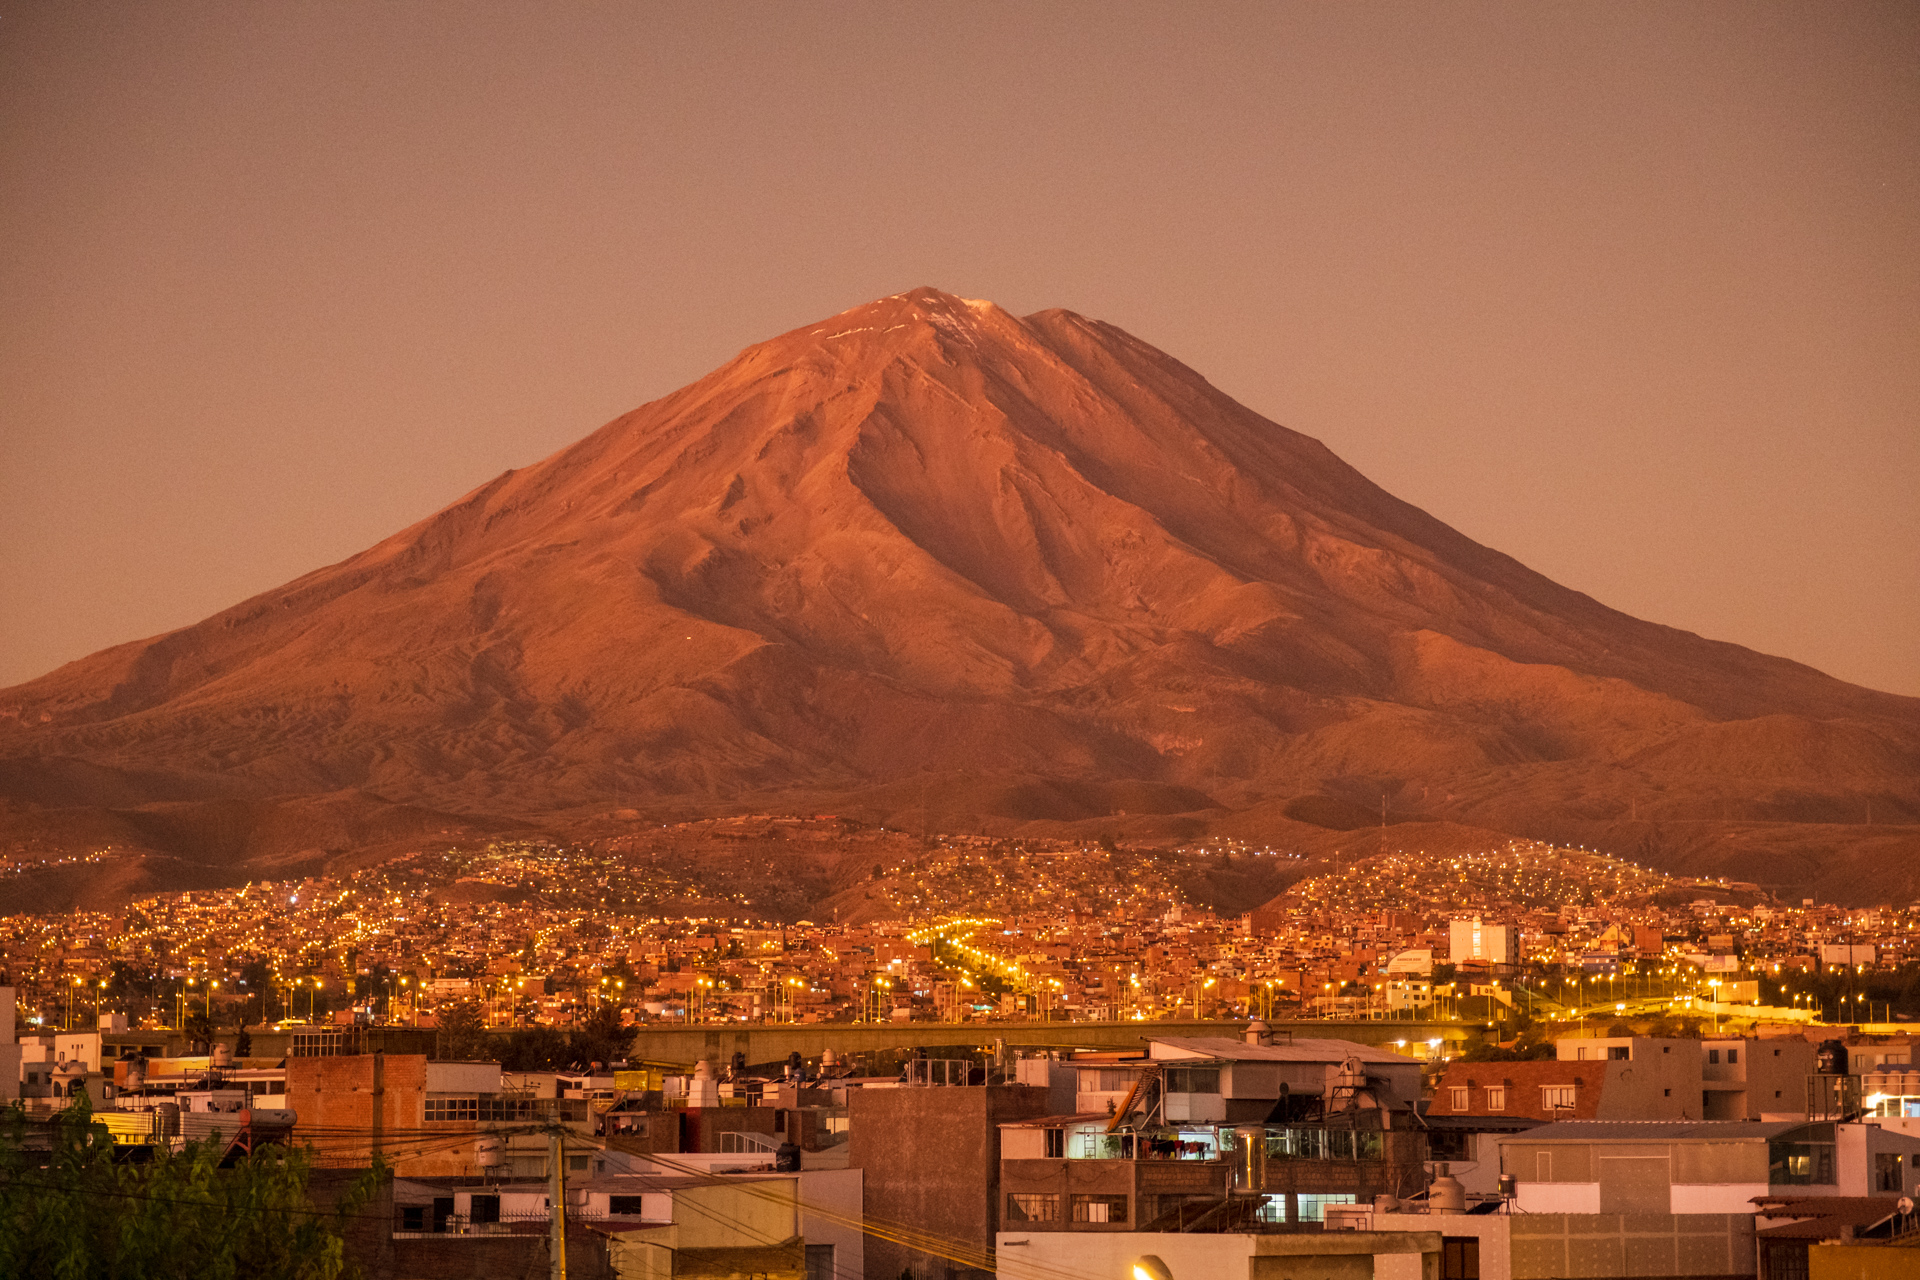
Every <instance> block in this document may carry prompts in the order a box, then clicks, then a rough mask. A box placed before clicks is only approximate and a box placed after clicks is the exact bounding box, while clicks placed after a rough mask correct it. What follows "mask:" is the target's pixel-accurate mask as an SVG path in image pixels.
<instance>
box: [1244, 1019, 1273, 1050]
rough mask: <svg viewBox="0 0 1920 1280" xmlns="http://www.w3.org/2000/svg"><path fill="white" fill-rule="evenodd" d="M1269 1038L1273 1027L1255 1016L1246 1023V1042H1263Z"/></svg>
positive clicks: (1271, 1037)
mask: <svg viewBox="0 0 1920 1280" xmlns="http://www.w3.org/2000/svg"><path fill="white" fill-rule="evenodd" d="M1271 1039H1273V1028H1271V1027H1269V1026H1268V1025H1267V1024H1266V1023H1264V1022H1262V1021H1261V1020H1260V1019H1258V1018H1255V1019H1254V1020H1253V1021H1252V1022H1249V1023H1248V1024H1247V1043H1248V1044H1265V1043H1267V1042H1268V1041H1269V1040H1271Z"/></svg>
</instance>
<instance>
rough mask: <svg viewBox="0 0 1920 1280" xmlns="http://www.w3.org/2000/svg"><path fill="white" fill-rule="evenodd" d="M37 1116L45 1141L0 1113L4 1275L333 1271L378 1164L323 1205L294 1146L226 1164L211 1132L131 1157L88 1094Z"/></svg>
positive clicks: (295, 1279) (316, 1275)
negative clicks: (34, 1143)
mask: <svg viewBox="0 0 1920 1280" xmlns="http://www.w3.org/2000/svg"><path fill="white" fill-rule="evenodd" d="M40 1123H44V1124H46V1125H47V1128H48V1133H47V1140H48V1146H49V1147H50V1150H49V1149H40V1150H31V1151H30V1150H28V1149H27V1144H26V1137H27V1129H28V1123H27V1117H26V1113H25V1112H23V1111H22V1110H21V1109H20V1108H19V1107H17V1106H15V1107H11V1108H8V1109H7V1110H6V1111H5V1112H3V1113H0V1275H7V1276H57V1277H59V1278H60V1280H110V1278H112V1277H120V1276H143V1277H154V1278H155V1280H202V1278H204V1277H212V1276H223V1277H224V1276H247V1277H260V1278H261V1280H336V1278H337V1277H340V1276H342V1275H344V1274H345V1273H346V1270H347V1258H346V1248H345V1242H344V1240H343V1239H342V1236H341V1231H340V1226H341V1224H342V1223H344V1222H345V1221H346V1220H348V1219H349V1218H351V1217H353V1216H355V1215H357V1214H358V1213H359V1212H360V1211H361V1209H362V1208H363V1206H364V1205H365V1204H366V1203H367V1202H368V1200H370V1199H371V1197H372V1195H373V1192H374V1191H375V1190H376V1189H377V1188H378V1186H379V1181H380V1179H381V1178H382V1177H384V1176H385V1170H384V1169H379V1168H376V1169H374V1170H370V1171H369V1172H368V1174H367V1175H366V1176H365V1177H363V1178H361V1179H359V1180H358V1181H357V1182H356V1183H355V1185H354V1186H353V1187H352V1188H351V1189H350V1190H349V1192H348V1193H347V1194H346V1195H345V1196H344V1197H342V1199H341V1200H340V1201H339V1202H338V1203H336V1204H335V1206H334V1207H333V1209H331V1210H327V1209H321V1208H316V1207H315V1206H314V1204H313V1203H312V1202H311V1201H310V1200H309V1199H308V1196H307V1178H308V1163H307V1158H306V1156H305V1155H304V1154H303V1153H301V1152H298V1151H294V1150H292V1149H290V1148H286V1147H279V1146H268V1147H263V1148H261V1149H260V1150H258V1151H256V1152H254V1153H253V1154H252V1155H250V1156H247V1157H246V1158H244V1159H242V1160H240V1161H238V1162H237V1163H236V1164H235V1165H234V1166H233V1167H232V1168H227V1169H223V1168H221V1167H220V1161H221V1158H222V1155H223V1152H224V1144H223V1143H221V1142H219V1141H218V1140H217V1139H216V1140H211V1141H207V1142H200V1143H189V1144H188V1145H187V1146H186V1148H185V1149H184V1150H182V1151H180V1152H177V1153H175V1152H170V1151H167V1150H165V1149H162V1150H161V1151H160V1153H159V1154H158V1155H157V1156H156V1157H155V1158H154V1159H153V1160H152V1161H151V1162H149V1163H145V1164H131V1163H126V1162H124V1161H122V1160H120V1159H117V1158H116V1156H117V1155H119V1154H120V1153H122V1152H124V1151H125V1148H121V1147H117V1146H116V1144H115V1143H114V1141H113V1138H112V1137H111V1135H109V1134H108V1132H107V1129H106V1126H104V1125H100V1124H95V1123H94V1122H93V1116H92V1111H91V1109H90V1107H89V1106H88V1104H87V1101H86V1099H85V1098H84V1097H82V1098H80V1099H78V1100H77V1101H76V1102H75V1104H74V1105H73V1106H71V1107H69V1108H68V1109H67V1110H65V1111H63V1112H59V1113H57V1114H55V1115H54V1116H53V1117H52V1118H51V1119H50V1120H48V1121H43V1122H40ZM36 1127H37V1126H36Z"/></svg>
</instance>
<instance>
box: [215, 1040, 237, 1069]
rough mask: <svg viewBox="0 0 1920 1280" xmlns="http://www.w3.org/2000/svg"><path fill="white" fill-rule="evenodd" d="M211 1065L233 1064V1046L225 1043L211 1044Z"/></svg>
mask: <svg viewBox="0 0 1920 1280" xmlns="http://www.w3.org/2000/svg"><path fill="white" fill-rule="evenodd" d="M213 1065H214V1066H216V1067H230V1066H232V1065H233V1047H232V1046H231V1045H225V1044H217V1045H215V1046H213Z"/></svg>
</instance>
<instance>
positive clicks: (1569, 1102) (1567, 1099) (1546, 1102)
mask: <svg viewBox="0 0 1920 1280" xmlns="http://www.w3.org/2000/svg"><path fill="white" fill-rule="evenodd" d="M1540 1106H1541V1107H1542V1108H1543V1109H1545V1110H1547V1111H1552V1110H1555V1109H1556V1108H1565V1109H1567V1110H1572V1108H1573V1086H1572V1085H1570V1084H1549V1085H1543V1086H1541V1089H1540Z"/></svg>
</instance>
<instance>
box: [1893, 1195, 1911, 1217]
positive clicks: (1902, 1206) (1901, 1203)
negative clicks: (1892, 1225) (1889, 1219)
mask: <svg viewBox="0 0 1920 1280" xmlns="http://www.w3.org/2000/svg"><path fill="white" fill-rule="evenodd" d="M1893 1207H1894V1208H1896V1209H1898V1210H1899V1211H1900V1213H1901V1215H1902V1216H1905V1215H1906V1214H1909V1213H1912V1212H1913V1197H1912V1196H1901V1197H1900V1198H1899V1199H1898V1200H1895V1201H1894V1202H1893Z"/></svg>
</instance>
